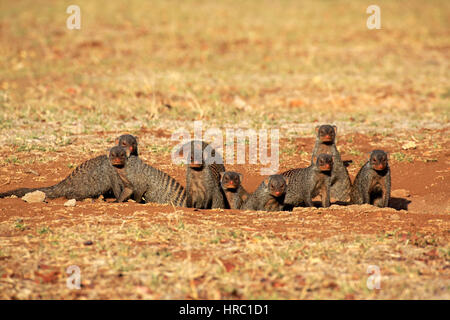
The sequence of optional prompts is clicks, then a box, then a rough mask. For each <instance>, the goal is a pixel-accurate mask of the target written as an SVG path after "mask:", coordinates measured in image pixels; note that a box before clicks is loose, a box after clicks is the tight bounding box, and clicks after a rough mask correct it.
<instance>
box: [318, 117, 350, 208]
mask: <svg viewBox="0 0 450 320" xmlns="http://www.w3.org/2000/svg"><path fill="white" fill-rule="evenodd" d="M336 132H337V127H336V126H332V125H329V124H324V125H321V126H317V127H316V134H317V137H316V144H315V145H314V149H313V152H312V157H311V164H313V162H314V158H316V157H317V156H318V155H319V154H321V153H326V154H330V155H331V156H333V170H332V172H331V192H330V196H331V197H332V198H334V199H336V200H338V201H347V200H348V199H349V197H350V190H351V187H352V184H351V180H350V176H349V175H348V171H347V168H346V166H345V165H344V163H343V161H342V159H341V155H340V154H339V151H338V150H337V148H336Z"/></svg>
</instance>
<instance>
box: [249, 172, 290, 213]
mask: <svg viewBox="0 0 450 320" xmlns="http://www.w3.org/2000/svg"><path fill="white" fill-rule="evenodd" d="M288 182H289V179H286V178H284V177H283V176H282V175H278V174H274V175H271V176H269V177H267V178H265V179H264V180H263V182H261V184H260V185H259V186H258V188H257V189H256V190H255V192H253V193H252V194H250V196H249V197H248V199H247V201H246V202H244V204H243V205H242V207H241V208H242V209H244V210H260V211H281V210H283V207H284V199H285V194H286V188H287V185H288Z"/></svg>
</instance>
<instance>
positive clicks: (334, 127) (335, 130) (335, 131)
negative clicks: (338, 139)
mask: <svg viewBox="0 0 450 320" xmlns="http://www.w3.org/2000/svg"><path fill="white" fill-rule="evenodd" d="M332 127H333V129H334V133H335V134H337V126H335V125H332Z"/></svg>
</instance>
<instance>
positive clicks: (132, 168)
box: [125, 156, 186, 206]
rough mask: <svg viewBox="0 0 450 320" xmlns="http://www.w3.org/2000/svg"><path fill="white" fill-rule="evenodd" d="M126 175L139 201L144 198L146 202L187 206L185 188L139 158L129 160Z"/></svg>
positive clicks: (133, 157) (131, 157)
mask: <svg viewBox="0 0 450 320" xmlns="http://www.w3.org/2000/svg"><path fill="white" fill-rule="evenodd" d="M125 174H126V177H127V179H128V180H129V181H130V183H131V184H132V185H133V191H134V193H135V194H136V195H137V197H138V198H139V199H140V198H142V197H143V198H144V200H145V202H156V203H172V204H173V205H175V206H186V192H185V189H184V188H183V186H182V185H181V184H180V183H178V181H176V180H175V179H174V178H172V177H171V176H169V175H168V174H167V173H165V172H162V171H161V170H158V169H156V168H154V167H152V166H149V165H148V164H146V163H144V162H143V161H142V160H141V159H139V158H138V157H135V156H130V157H129V158H128V160H127V163H126V165H125Z"/></svg>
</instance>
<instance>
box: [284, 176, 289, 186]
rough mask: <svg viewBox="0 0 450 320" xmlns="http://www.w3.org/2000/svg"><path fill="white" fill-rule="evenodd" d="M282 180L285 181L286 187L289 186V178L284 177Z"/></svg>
mask: <svg viewBox="0 0 450 320" xmlns="http://www.w3.org/2000/svg"><path fill="white" fill-rule="evenodd" d="M284 180H285V181H286V185H288V184H289V178H287V177H285V178H284Z"/></svg>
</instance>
